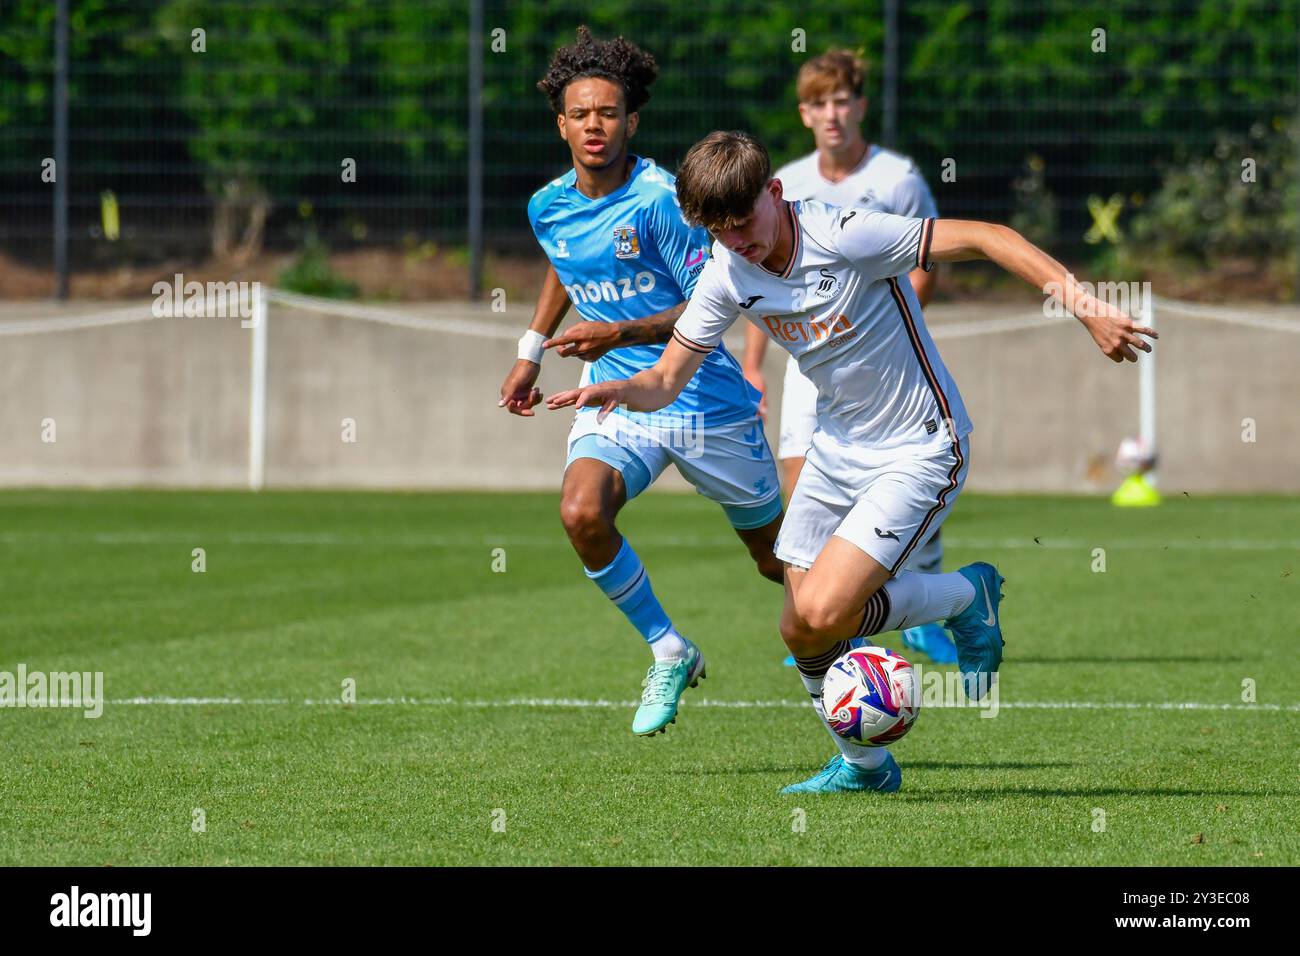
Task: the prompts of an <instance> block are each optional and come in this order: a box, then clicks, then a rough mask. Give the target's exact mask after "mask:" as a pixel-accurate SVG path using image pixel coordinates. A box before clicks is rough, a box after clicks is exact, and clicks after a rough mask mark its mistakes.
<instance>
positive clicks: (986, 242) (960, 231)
mask: <svg viewBox="0 0 1300 956" xmlns="http://www.w3.org/2000/svg"><path fill="white" fill-rule="evenodd" d="M930 257H931V258H932V259H935V260H938V261H941V262H959V261H961V260H965V259H989V260H991V261H993V262H996V263H997V264H998V265H1000V266H1001V267H1002V268H1003V269H1006V270H1007V271H1008V272H1010V273H1011V274H1012V275H1016V276H1019V277H1020V278H1022V279H1024V280H1025V281H1026V282H1028V283H1029V284H1030V285H1032V286H1033V287H1034V288H1036V289H1039V290H1040V291H1042V292H1049V290H1050V294H1051V295H1052V296H1053V298H1056V299H1058V300H1059V301H1060V302H1061V303H1062V304H1063V305H1065V307H1066V308H1068V309H1070V311H1072V312H1073V313H1074V316H1075V317H1076V318H1077V319H1078V320H1079V321H1080V322H1082V323H1083V326H1084V328H1086V329H1087V330H1088V332H1089V333H1090V334H1091V335H1092V339H1093V341H1094V342H1096V343H1097V347H1098V348H1100V349H1101V350H1102V352H1104V353H1105V355H1106V357H1107V358H1109V359H1110V360H1111V361H1114V362H1123V361H1125V360H1127V361H1130V362H1136V361H1137V353H1136V352H1134V351H1133V350H1134V349H1140V350H1142V351H1143V352H1150V351H1151V343H1150V342H1147V341H1146V340H1145V339H1143V338H1142V336H1144V335H1145V336H1147V337H1148V338H1152V339H1158V338H1159V337H1160V336H1159V335H1157V334H1156V332H1155V330H1154V329H1149V328H1146V327H1145V326H1140V325H1135V324H1134V323H1133V320H1132V319H1130V318H1129V317H1128V316H1127V315H1125V314H1124V312H1123V310H1121V309H1117V308H1115V307H1114V306H1113V305H1110V304H1109V303H1106V302H1102V301H1101V300H1100V299H1098V298H1097V297H1096V296H1094V295H1092V294H1090V293H1089V292H1087V291H1086V290H1085V289H1083V288H1082V287H1081V286H1080V285H1079V284H1078V283H1077V282H1076V281H1075V279H1074V276H1072V275H1071V274H1070V273H1069V272H1068V271H1066V268H1065V266H1063V265H1061V264H1060V263H1059V262H1057V261H1056V260H1055V259H1053V258H1052V257H1051V256H1049V255H1048V254H1047V253H1046V252H1044V251H1043V250H1042V249H1039V248H1038V247H1037V246H1036V245H1034V244H1033V243H1032V242H1030V241H1029V240H1027V239H1025V238H1024V237H1023V236H1022V235H1020V233H1018V232H1016V231H1015V230H1014V229H1011V228H1009V227H1007V226H1000V225H997V224H995V223H991V222H971V221H967V220H962V219H936V220H935V221H934V232H933V235H932V236H931V239H930Z"/></svg>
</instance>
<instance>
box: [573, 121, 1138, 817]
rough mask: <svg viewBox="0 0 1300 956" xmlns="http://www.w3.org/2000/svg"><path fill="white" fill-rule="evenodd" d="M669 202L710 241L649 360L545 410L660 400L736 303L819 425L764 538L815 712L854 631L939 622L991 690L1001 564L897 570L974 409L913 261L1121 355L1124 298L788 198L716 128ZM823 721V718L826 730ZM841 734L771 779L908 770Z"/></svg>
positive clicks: (979, 247)
mask: <svg viewBox="0 0 1300 956" xmlns="http://www.w3.org/2000/svg"><path fill="white" fill-rule="evenodd" d="M677 189H678V199H679V201H680V202H681V206H682V213H683V215H684V216H685V217H686V218H687V219H688V220H689V221H691V222H699V223H703V224H704V225H705V226H706V227H707V228H708V229H709V231H710V232H712V233H713V235H714V236H715V237H716V240H717V241H716V242H715V243H714V258H713V259H712V260H710V262H709V264H708V265H707V266H706V267H705V269H704V273H703V274H702V275H701V276H700V280H699V282H698V283H697V284H696V287H695V291H694V292H693V293H692V295H691V299H690V301H689V303H687V307H686V311H685V312H684V313H682V315H681V317H680V318H679V319H678V320H677V325H676V328H675V329H674V331H673V340H672V341H671V342H670V343H669V344H668V346H667V348H665V350H664V354H663V356H662V357H661V358H660V359H659V361H658V362H657V363H656V364H655V366H654V367H653V368H650V369H647V370H646V371H643V372H640V373H638V374H637V375H635V376H633V377H632V378H631V379H630V380H627V381H610V382H602V383H600V384H597V385H589V386H587V387H585V388H580V389H573V390H570V391H567V392H562V393H559V394H556V395H552V396H551V398H550V399H549V400H548V405H549V406H550V407H552V408H559V407H562V406H566V405H576V406H578V407H580V408H581V407H584V406H589V405H597V406H600V408H601V413H602V414H608V413H609V412H611V411H612V410H614V409H615V408H617V407H618V406H619V405H620V404H622V405H626V406H627V407H628V408H633V409H654V408H660V407H663V406H664V405H666V404H668V403H669V402H671V401H673V399H674V398H675V397H676V395H677V394H678V392H680V391H681V390H682V389H683V388H684V387H686V384H687V383H688V382H689V381H690V379H691V376H692V375H694V374H695V370H696V369H698V368H699V367H700V365H701V363H702V362H704V361H705V359H706V357H707V356H708V355H709V354H710V353H711V352H712V351H713V350H714V349H715V348H717V346H718V343H719V342H721V339H722V334H723V332H724V331H725V330H726V329H727V328H728V327H730V326H731V324H732V323H734V322H735V321H736V319H738V318H740V317H741V316H742V315H743V316H745V317H746V318H748V319H749V320H750V321H751V322H753V323H754V324H756V325H757V326H759V327H760V328H762V329H763V330H765V331H766V333H767V334H768V335H769V336H771V337H772V338H774V339H776V340H777V342H778V344H780V345H781V346H782V347H783V348H785V349H787V350H788V351H789V352H790V353H791V354H792V355H794V356H796V358H797V359H798V361H799V367H800V369H801V370H802V371H803V372H804V373H805V374H806V375H808V377H809V378H811V379H812V381H813V382H814V383H815V384H816V386H817V393H818V399H817V415H818V429H817V431H816V433H815V434H814V436H813V442H812V447H811V448H810V449H809V452H808V458H807V462H806V464H805V467H804V471H803V474H802V475H800V479H799V483H798V484H797V485H796V486H795V490H794V494H793V496H792V497H791V499H790V506H789V510H788V513H787V515H786V519H785V523H784V524H783V525H782V528H781V534H780V537H779V538H778V539H777V544H776V553H777V557H779V558H780V559H781V560H782V561H783V562H784V563H785V566H786V576H785V584H786V601H785V608H784V610H783V612H782V615H781V636H782V638H783V639H784V640H785V644H786V646H787V647H788V648H789V649H790V651H791V652H792V653H793V654H794V655H795V659H796V660H797V662H798V667H799V674H800V677H801V678H802V679H803V682H804V686H805V687H806V688H807V690H808V693H809V695H810V696H811V697H812V701H813V706H814V708H815V709H816V710H817V713H818V716H819V717H821V719H822V721H823V723H824V724H825V716H824V714H823V713H822V708H821V690H822V682H823V680H824V678H825V675H826V671H827V670H828V669H829V668H830V665H831V664H832V663H834V661H835V660H836V659H837V658H838V657H840V655H842V654H844V653H845V652H846V651H847V650H848V647H849V643H848V642H849V639H850V638H852V637H855V636H862V637H867V636H871V635H873V634H878V633H880V632H881V631H886V630H894V629H896V628H898V627H899V626H901V625H903V624H904V623H912V622H917V621H927V622H928V621H937V620H945V619H946V621H947V624H948V626H949V627H950V628H951V629H952V631H953V634H954V635H955V637H956V639H957V650H958V654H959V664H960V666H961V670H962V674H963V678H964V683H965V687H966V692H967V694H968V695H970V696H971V697H974V698H979V697H982V696H983V695H984V694H985V693H987V691H988V689H989V687H990V684H991V681H992V680H993V675H994V673H995V672H996V671H997V670H998V668H999V667H1000V665H1001V662H1002V629H1001V624H1000V621H999V614H998V611H999V604H1000V600H1001V593H1000V585H1001V584H1002V578H1001V576H1000V575H999V574H998V571H997V569H996V568H994V567H993V566H992V565H990V564H985V563H982V562H981V563H976V564H972V565H968V566H966V567H964V568H961V569H960V570H959V571H955V572H952V573H949V574H920V573H918V572H915V571H908V570H905V568H906V564H907V561H908V559H909V558H910V557H911V554H912V552H914V551H915V549H916V548H917V547H919V546H920V545H921V543H922V542H924V541H925V540H926V538H927V536H928V535H929V534H930V533H931V532H932V531H933V530H934V529H935V528H936V527H938V526H939V525H940V524H941V523H942V522H943V521H944V519H945V518H946V517H947V515H948V514H949V512H950V511H951V510H952V506H953V503H954V501H956V499H957V496H958V494H959V493H960V491H961V489H962V487H963V485H964V484H965V481H966V474H967V469H968V464H969V460H970V445H969V441H968V439H967V435H968V433H969V432H970V430H971V423H970V420H969V418H968V417H967V415H966V409H965V407H964V406H963V404H962V400H961V395H960V394H959V393H958V391H957V387H956V385H955V384H954V382H953V381H952V378H951V376H949V374H948V370H947V369H946V368H945V367H944V365H943V361H942V360H941V359H940V357H939V353H938V350H937V349H936V348H935V345H934V342H933V340H932V339H931V338H930V335H929V333H928V332H927V331H926V328H925V322H924V319H923V318H922V315H921V307H920V303H919V302H918V301H917V299H916V294H915V292H914V291H913V290H912V287H911V285H910V284H908V283H906V282H903V281H900V278H899V277H901V276H905V275H906V274H907V273H908V272H909V271H911V270H912V269H914V268H916V267H917V266H921V267H922V268H928V267H930V266H931V264H932V263H933V262H934V261H937V260H938V261H943V260H947V261H953V260H960V259H975V258H984V259H990V260H992V261H993V262H996V263H997V264H998V265H1000V266H1001V267H1002V268H1004V269H1006V270H1007V271H1008V272H1010V273H1012V274H1014V275H1016V276H1019V277H1020V278H1022V279H1024V280H1025V281H1026V282H1028V283H1029V284H1030V285H1032V286H1034V287H1036V288H1038V289H1040V290H1042V291H1044V292H1045V293H1049V294H1051V295H1053V296H1054V297H1055V298H1057V299H1059V300H1060V301H1061V302H1062V303H1063V304H1064V305H1065V307H1066V308H1068V309H1070V310H1071V311H1072V312H1073V313H1074V314H1075V315H1076V316H1077V317H1078V318H1079V320H1080V322H1082V323H1083V325H1084V327H1085V328H1087V329H1088V331H1089V332H1090V333H1091V335H1092V337H1093V340H1094V341H1095V342H1096V343H1097V345H1098V346H1099V347H1100V348H1101V349H1102V351H1103V352H1104V353H1105V354H1106V355H1107V356H1108V357H1109V358H1111V359H1113V360H1114V361H1116V362H1119V361H1123V360H1125V359H1128V360H1130V361H1136V360H1137V354H1136V353H1135V352H1134V349H1141V350H1144V351H1150V348H1151V347H1150V345H1149V344H1148V343H1147V342H1145V341H1144V340H1143V339H1142V336H1143V335H1148V336H1151V337H1152V338H1154V337H1155V333H1154V331H1152V330H1151V329H1147V328H1141V327H1138V326H1135V325H1134V324H1133V322H1132V321H1131V320H1130V319H1129V318H1128V316H1126V315H1125V314H1124V313H1123V312H1121V311H1120V310H1118V309H1116V308H1114V307H1113V306H1110V305H1107V304H1106V303H1104V302H1101V301H1099V300H1098V299H1096V298H1095V297H1094V296H1092V295H1091V294H1089V293H1088V292H1087V291H1086V290H1085V289H1083V288H1082V287H1080V286H1079V284H1078V283H1077V282H1076V281H1075V280H1074V277H1073V276H1071V275H1070V274H1069V273H1067V272H1066V270H1065V267H1064V266H1062V265H1061V264H1060V263H1059V262H1057V261H1056V260H1055V259H1053V258H1052V257H1051V256H1049V255H1047V254H1046V253H1045V252H1043V251H1042V250H1041V249H1039V248H1038V247H1036V246H1034V245H1033V244H1031V243H1029V242H1027V241H1026V240H1025V239H1024V238H1022V237H1021V236H1020V235H1019V234H1018V233H1017V232H1015V231H1014V230H1012V229H1008V228H1007V227H1005V226H999V225H994V224H992V223H984V222H963V221H960V220H936V219H909V218H905V217H902V216H894V215H890V214H888V213H881V212H875V211H872V210H867V209H861V208H844V207H835V206H827V205H825V204H824V203H818V202H813V201H800V202H794V203H790V202H788V201H786V200H785V199H784V198H783V196H782V188H781V182H780V180H776V179H772V178H771V171H770V165H769V160H768V157H767V151H766V150H765V149H764V148H763V147H762V145H761V144H759V143H758V142H757V141H756V140H754V139H753V138H752V137H750V136H748V135H746V134H744V133H723V132H716V133H712V134H710V135H709V136H707V137H706V138H705V139H703V140H702V141H701V142H699V143H697V144H695V146H693V147H692V148H691V150H690V152H689V153H687V155H686V159H685V160H684V161H683V163H682V165H681V168H680V169H679V170H678V174H677ZM826 726H827V728H828V730H829V725H826ZM832 736H833V738H834V740H835V742H836V744H837V746H838V747H839V748H840V751H841V752H840V754H839V755H837V756H836V757H834V758H833V759H832V760H831V761H830V762H829V763H828V764H827V765H826V767H825V768H824V769H823V770H822V771H821V772H820V773H818V774H816V775H815V776H813V777H812V778H811V779H809V780H807V781H804V782H803V783H799V784H794V785H792V786H790V787H787V788H786V791H785V792H791V793H795V792H798V793H803V792H832V791H848V790H879V791H886V792H892V791H894V790H897V789H898V788H899V786H900V785H901V783H902V771H901V770H900V769H899V766H898V763H897V762H896V761H895V760H894V758H893V757H892V755H890V754H889V752H888V751H887V750H884V749H883V748H871V747H863V746H860V745H856V744H852V743H850V742H848V741H846V740H844V739H843V738H841V737H839V736H838V735H835V734H834V733H832Z"/></svg>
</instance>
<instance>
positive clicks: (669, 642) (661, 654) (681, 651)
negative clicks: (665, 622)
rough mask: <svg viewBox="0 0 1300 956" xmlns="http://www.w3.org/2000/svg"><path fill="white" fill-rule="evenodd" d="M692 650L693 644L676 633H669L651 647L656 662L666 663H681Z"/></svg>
mask: <svg viewBox="0 0 1300 956" xmlns="http://www.w3.org/2000/svg"><path fill="white" fill-rule="evenodd" d="M690 648H691V642H690V641H688V640H687V639H686V638H684V637H682V636H681V635H680V634H678V633H677V632H676V631H669V632H668V633H667V634H665V635H664V636H663V637H661V638H659V639H658V640H657V641H655V642H654V643H653V644H651V645H650V650H651V651H652V652H653V653H654V656H655V660H657V661H664V662H672V661H680V660H683V659H685V657H686V655H687V653H688V652H689V651H690Z"/></svg>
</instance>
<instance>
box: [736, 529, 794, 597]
mask: <svg viewBox="0 0 1300 956" xmlns="http://www.w3.org/2000/svg"><path fill="white" fill-rule="evenodd" d="M780 531H781V518H780V517H777V518H774V519H773V520H772V521H770V522H769V523H767V524H765V525H763V527H761V528H749V529H746V530H743V531H742V530H741V529H740V528H737V529H736V534H738V535H739V536H740V540H741V541H743V542H745V547H746V548H748V549H749V556H750V557H751V558H753V559H754V566H755V567H757V568H758V573H759V574H761V575H762V576H763V577H765V578H767V579H768V580H769V581H775V582H776V583H777V584H780V583H782V582H783V581H784V580H785V565H784V564H782V563H781V561H780V560H779V559H778V558H777V556H776V554H775V553H774V552H773V549H774V548H775V547H776V536H777V535H778V534H779V533H780Z"/></svg>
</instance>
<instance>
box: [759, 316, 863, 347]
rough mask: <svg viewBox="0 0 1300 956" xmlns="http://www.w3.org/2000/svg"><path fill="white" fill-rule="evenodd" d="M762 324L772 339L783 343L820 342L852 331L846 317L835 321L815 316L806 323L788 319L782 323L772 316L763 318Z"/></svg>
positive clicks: (851, 326)
mask: <svg viewBox="0 0 1300 956" xmlns="http://www.w3.org/2000/svg"><path fill="white" fill-rule="evenodd" d="M763 324H764V325H766V326H767V330H768V331H769V332H771V333H772V337H773V338H777V339H781V340H782V341H785V342H820V341H821V340H822V339H826V338H830V337H831V336H832V335H835V334H836V333H839V332H848V331H851V330H852V329H853V323H852V322H850V321H849V317H848V316H847V315H841V316H839V317H838V318H835V319H821V320H818V318H817V317H816V316H815V315H810V316H809V317H808V321H807V322H801V321H798V320H794V319H788V320H786V321H784V322H782V321H781V320H780V319H778V318H777V317H776V316H774V315H765V316H763Z"/></svg>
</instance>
